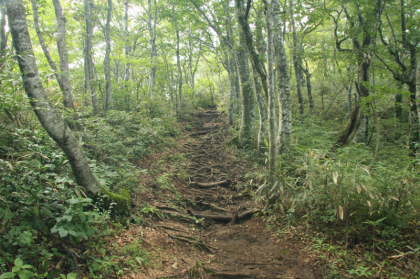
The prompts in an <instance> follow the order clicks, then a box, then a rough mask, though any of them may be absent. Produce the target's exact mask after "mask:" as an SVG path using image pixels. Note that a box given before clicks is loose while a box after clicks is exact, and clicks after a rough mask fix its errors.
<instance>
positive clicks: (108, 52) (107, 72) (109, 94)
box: [104, 0, 118, 113]
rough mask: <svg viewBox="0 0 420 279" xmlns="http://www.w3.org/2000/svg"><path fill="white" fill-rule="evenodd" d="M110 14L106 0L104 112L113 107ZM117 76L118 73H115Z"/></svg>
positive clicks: (109, 1)
mask: <svg viewBox="0 0 420 279" xmlns="http://www.w3.org/2000/svg"><path fill="white" fill-rule="evenodd" d="M111 15H112V0H108V12H107V17H106V26H105V30H104V34H105V42H106V49H105V58H104V72H105V113H108V110H110V109H112V108H113V104H112V91H111V60H110V58H109V56H110V55H111V29H110V25H111ZM117 77H118V74H117Z"/></svg>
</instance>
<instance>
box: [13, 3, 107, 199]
mask: <svg viewBox="0 0 420 279" xmlns="http://www.w3.org/2000/svg"><path fill="white" fill-rule="evenodd" d="M5 4H6V9H7V17H8V21H9V28H10V29H11V33H12V38H13V45H14V48H15V50H16V54H17V59H18V63H19V68H20V71H21V73H22V80H23V86H24V88H25V91H26V94H28V97H29V98H30V99H31V106H32V107H33V109H34V111H35V114H36V116H37V117H38V119H39V121H40V122H41V124H42V126H43V127H44V129H45V130H46V131H47V133H48V134H49V135H50V136H51V137H52V138H53V139H54V141H55V142H56V143H57V144H58V145H59V146H60V147H61V149H63V151H64V153H65V154H66V156H67V159H68V160H69V163H70V166H71V168H72V170H73V173H74V176H75V179H76V182H77V184H79V185H80V186H82V187H83V188H84V189H86V190H87V191H88V192H91V193H94V194H97V193H99V192H101V191H102V190H101V185H100V184H99V182H98V181H97V180H96V178H95V176H94V175H93V173H92V171H91V169H90V167H89V164H88V162H87V159H86V157H85V155H84V153H83V151H82V149H81V147H80V145H79V143H78V141H77V139H76V138H75V136H74V135H73V133H72V132H71V130H70V128H69V127H68V126H67V124H66V123H65V122H64V120H63V118H62V117H61V115H59V114H58V112H57V111H56V110H55V109H54V106H53V105H52V104H50V103H49V102H48V101H47V98H46V94H45V90H44V87H43V85H42V82H41V79H40V77H39V74H38V68H37V66H36V62H35V57H34V52H33V50H32V43H31V39H30V36H29V32H28V27H27V22H26V16H25V7H24V5H23V2H22V1H21V0H13V1H12V0H7V1H5Z"/></svg>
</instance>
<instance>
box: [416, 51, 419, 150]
mask: <svg viewBox="0 0 420 279" xmlns="http://www.w3.org/2000/svg"><path fill="white" fill-rule="evenodd" d="M416 100H420V53H419V54H418V59H417V74H416ZM419 115H420V106H419V105H417V116H419ZM418 120H419V121H420V117H418ZM417 127H420V123H419V125H418V126H417ZM418 141H419V142H420V139H418Z"/></svg>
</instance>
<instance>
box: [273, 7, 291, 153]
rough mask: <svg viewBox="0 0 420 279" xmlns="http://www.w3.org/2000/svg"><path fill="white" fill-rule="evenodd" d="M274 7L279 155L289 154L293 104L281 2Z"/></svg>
mask: <svg viewBox="0 0 420 279" xmlns="http://www.w3.org/2000/svg"><path fill="white" fill-rule="evenodd" d="M272 4H273V5H274V6H273V33H274V34H273V47H274V54H275V63H276V69H277V73H278V75H277V85H278V90H279V130H278V135H277V146H278V153H279V154H285V153H288V152H289V148H290V135H291V134H292V102H291V100H290V76H289V71H288V69H287V65H288V63H287V56H286V50H285V48H284V43H283V32H282V24H281V20H280V7H281V6H280V1H279V0H272Z"/></svg>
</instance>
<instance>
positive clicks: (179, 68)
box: [172, 6, 183, 117]
mask: <svg viewBox="0 0 420 279" xmlns="http://www.w3.org/2000/svg"><path fill="white" fill-rule="evenodd" d="M174 10H175V9H174V6H172V18H173V20H174V24H175V29H176V65H177V67H178V78H179V85H178V86H179V88H178V90H179V93H178V94H179V108H178V113H179V116H181V117H182V106H183V104H182V101H183V100H182V68H181V58H180V56H179V28H178V22H177V19H176V16H175V11H174Z"/></svg>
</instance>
